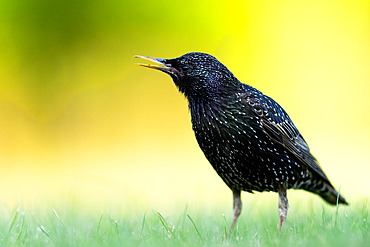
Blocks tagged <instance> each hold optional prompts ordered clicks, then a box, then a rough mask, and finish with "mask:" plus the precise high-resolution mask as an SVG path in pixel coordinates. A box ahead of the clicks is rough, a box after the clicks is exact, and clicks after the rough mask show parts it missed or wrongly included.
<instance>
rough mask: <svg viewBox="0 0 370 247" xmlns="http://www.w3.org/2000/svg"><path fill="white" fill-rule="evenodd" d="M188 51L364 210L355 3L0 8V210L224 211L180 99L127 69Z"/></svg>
mask: <svg viewBox="0 0 370 247" xmlns="http://www.w3.org/2000/svg"><path fill="white" fill-rule="evenodd" d="M190 51H201V52H207V53H211V54H213V55H214V56H216V57H217V58H219V59H220V60H221V61H222V62H223V63H224V64H225V65H226V66H227V67H228V68H229V69H230V70H231V71H232V72H233V73H234V74H235V75H236V76H237V77H238V78H239V79H240V80H241V81H242V82H245V83H248V84H250V85H252V86H254V87H256V88H258V89H260V90H261V91H262V92H264V93H265V94H267V95H269V96H271V97H272V98H273V99H275V100H276V101H278V102H279V103H280V104H281V105H282V106H283V107H284V108H285V109H286V110H287V112H288V113H289V115H290V116H291V118H292V119H293V120H294V122H295V124H296V126H297V127H298V128H299V130H300V131H301V133H302V134H303V136H304V137H305V139H306V141H307V142H308V143H309V145H310V147H311V150H312V152H313V154H314V155H315V156H316V157H317V158H318V159H319V161H320V162H321V164H322V166H323V168H324V170H325V172H326V173H327V174H328V176H329V178H330V179H331V180H332V182H333V184H334V185H335V186H336V187H337V188H338V187H340V188H341V192H342V193H343V194H344V195H345V196H346V197H347V198H348V200H349V201H350V202H356V201H361V200H363V198H366V197H367V198H369V194H370V179H369V174H370V128H369V126H370V98H369V95H370V2H369V1H368V0H366V1H319V0H313V1H294V0H292V1H274V0H271V1H246V0H240V1H215V0H212V1H211V0H206V1H195V0H188V1H162V0H158V1H149V0H105V1H94V0H93V1H91V0H79V1H75V0H63V1H48V0H32V1H31V0H23V1H6V0H1V1H0V203H1V204H2V205H6V206H7V207H13V206H16V205H19V204H20V203H21V204H23V205H30V206H33V207H37V206H38V205H39V204H42V203H45V202H46V203H50V204H53V203H62V204H64V205H67V206H68V205H75V204H80V205H81V206H82V207H83V206H84V205H86V206H85V210H90V209H93V210H105V209H107V208H111V207H115V208H117V209H119V210H126V209H129V210H132V209H133V208H134V209H139V211H140V210H141V209H143V210H146V209H156V210H161V209H165V208H171V207H176V206H178V205H182V206H181V207H183V205H186V204H188V205H190V206H191V207H195V208H196V207H206V208H212V207H218V205H221V207H225V210H230V213H231V206H232V205H231V193H230V191H229V189H228V188H227V187H226V186H225V185H224V184H223V182H222V181H221V180H220V179H219V178H218V176H217V175H216V173H215V172H214V171H213V169H212V167H211V166H210V165H209V163H208V162H207V160H206V159H205V158H204V156H203V154H202V152H201V150H200V149H199V147H198V145H197V143H196V140H195V138H194V134H193V132H192V129H191V124H190V114H189V111H188V109H187V102H186V100H185V98H184V97H183V96H182V95H181V94H180V93H178V92H177V89H176V87H175V86H174V84H173V82H172V80H171V79H170V77H169V76H167V75H165V74H164V73H160V72H157V71H153V70H148V69H145V68H142V67H139V66H136V65H135V64H134V63H135V62H141V61H137V59H134V58H133V55H135V54H140V55H148V56H155V57H164V58H173V57H177V56H180V55H182V54H184V53H187V52H190ZM243 198H244V202H248V203H256V204H258V203H259V204H260V205H264V204H265V203H266V202H268V201H273V202H274V206H276V203H277V202H276V198H277V195H275V194H272V193H270V194H269V193H264V194H256V195H249V194H243ZM289 198H290V202H291V204H294V203H295V202H297V201H303V202H307V201H311V202H313V203H322V202H321V200H320V199H319V198H317V197H314V196H311V195H309V194H308V193H304V192H291V193H290V196H289ZM71 207H72V206H71Z"/></svg>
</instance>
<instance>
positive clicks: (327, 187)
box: [301, 180, 348, 205]
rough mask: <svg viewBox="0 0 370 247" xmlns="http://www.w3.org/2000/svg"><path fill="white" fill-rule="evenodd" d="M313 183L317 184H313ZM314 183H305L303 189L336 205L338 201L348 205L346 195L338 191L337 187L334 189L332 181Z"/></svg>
mask: <svg viewBox="0 0 370 247" xmlns="http://www.w3.org/2000/svg"><path fill="white" fill-rule="evenodd" d="M313 184H315V185H314V186H313ZM313 184H311V183H310V184H303V186H302V187H301V189H304V190H307V191H309V192H312V193H314V194H317V195H319V196H321V197H322V198H323V199H324V200H325V201H326V202H327V203H329V204H331V205H336V204H337V203H338V204H344V205H348V202H347V201H346V199H344V197H343V196H342V195H341V194H340V193H339V192H338V191H336V189H334V187H333V185H331V184H330V182H329V183H327V182H324V181H322V180H321V181H319V182H317V183H313ZM305 185H306V186H305Z"/></svg>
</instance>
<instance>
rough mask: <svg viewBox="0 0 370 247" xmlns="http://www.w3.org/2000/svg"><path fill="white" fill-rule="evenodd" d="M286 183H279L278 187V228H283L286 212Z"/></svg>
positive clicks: (287, 205)
mask: <svg viewBox="0 0 370 247" xmlns="http://www.w3.org/2000/svg"><path fill="white" fill-rule="evenodd" d="M286 190H287V189H286V185H285V184H284V185H281V186H280V187H279V189H278V192H279V215H280V230H281V229H282V228H283V225H284V222H285V219H286V216H287V214H288V207H289V204H288V198H287V196H286Z"/></svg>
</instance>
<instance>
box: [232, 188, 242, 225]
mask: <svg viewBox="0 0 370 247" xmlns="http://www.w3.org/2000/svg"><path fill="white" fill-rule="evenodd" d="M233 199H234V219H233V223H232V224H231V230H233V229H234V227H235V224H236V221H237V220H238V218H239V215H240V213H241V212H242V200H241V199H240V190H237V189H233Z"/></svg>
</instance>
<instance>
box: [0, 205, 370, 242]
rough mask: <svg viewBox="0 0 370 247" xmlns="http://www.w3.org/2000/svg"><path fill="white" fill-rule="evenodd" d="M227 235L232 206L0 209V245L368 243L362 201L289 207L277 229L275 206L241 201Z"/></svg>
mask: <svg viewBox="0 0 370 247" xmlns="http://www.w3.org/2000/svg"><path fill="white" fill-rule="evenodd" d="M246 206H247V207H249V209H250V210H246V209H245V208H244V211H243V213H242V215H241V217H240V219H239V222H238V226H237V228H236V229H235V230H234V231H233V232H232V234H231V235H230V237H226V236H227V234H228V232H229V230H230V229H229V226H230V222H231V219H232V215H231V210H230V212H227V213H226V215H223V212H222V211H221V210H218V209H214V210H213V211H211V212H210V211H207V210H205V211H204V212H203V211H202V210H201V209H197V210H196V211H192V209H191V207H190V206H189V207H188V206H186V207H185V209H184V208H182V209H180V210H178V211H175V212H157V211H155V210H150V211H147V212H138V211H139V210H137V211H133V212H132V214H131V215H130V214H127V213H126V214H125V215H120V216H112V215H114V214H113V213H112V214H107V213H104V214H94V213H84V212H83V211H81V210H83V209H81V210H80V209H79V210H80V211H79V210H71V209H60V211H58V209H57V208H46V209H45V210H40V209H38V210H37V211H36V212H33V211H32V210H31V211H28V210H23V209H21V208H20V207H18V208H16V209H13V210H8V209H7V208H6V207H5V206H4V207H3V208H2V209H0V246H61V247H62V246H63V247H64V246H300V247H301V246H369V243H370V233H369V231H370V224H369V222H368V205H367V201H366V200H364V201H362V202H358V203H355V204H354V205H351V206H350V207H339V208H335V207H329V206H326V205H325V204H321V205H320V206H316V207H312V208H311V209H310V210H308V211H306V212H298V209H299V208H298V207H293V209H291V210H290V211H289V213H288V218H287V221H286V224H285V227H284V229H283V231H281V232H280V231H279V227H278V223H279V218H278V215H277V208H276V205H271V206H266V207H263V208H256V207H253V205H248V204H247V205H246Z"/></svg>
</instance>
